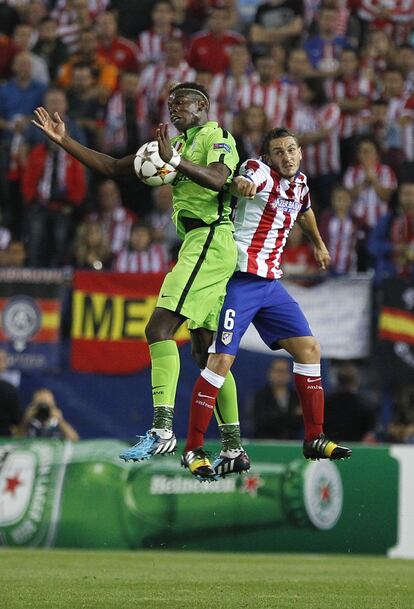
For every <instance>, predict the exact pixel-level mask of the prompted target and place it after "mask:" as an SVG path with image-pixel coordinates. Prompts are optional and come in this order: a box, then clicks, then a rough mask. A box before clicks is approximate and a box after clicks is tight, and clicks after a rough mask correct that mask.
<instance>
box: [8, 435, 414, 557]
mask: <svg viewBox="0 0 414 609" xmlns="http://www.w3.org/2000/svg"><path fill="white" fill-rule="evenodd" d="M124 446H125V444H124V443H121V442H118V441H115V440H94V441H83V442H79V443H77V444H70V443H62V442H59V441H53V440H52V441H39V440H23V441H10V442H2V443H1V444H0V540H1V543H2V544H3V545H13V546H38V547H51V546H55V547H81V548H82V547H86V548H154V549H155V548H170V549H193V550H216V551H217V550H223V551H235V550H236V551H257V552H318V553H320V552H332V553H363V554H387V555H388V556H392V557H399V558H402V557H405V558H414V513H413V505H414V480H413V477H412V470H413V466H414V447H412V446H402V445H398V446H397V445H395V446H377V447H365V448H364V447H356V448H354V454H353V457H352V459H351V460H350V461H347V462H340V463H338V464H336V463H331V462H327V461H319V462H307V461H305V460H304V459H303V458H302V457H301V456H300V447H299V445H298V444H295V443H289V444H276V443H265V442H262V443H252V444H248V445H247V447H248V451H249V454H250V456H251V458H252V462H253V466H252V469H251V471H250V472H249V473H248V474H247V475H245V476H228V477H226V478H224V479H222V480H220V481H218V482H214V483H211V484H208V483H200V482H198V481H197V480H196V479H194V478H193V477H191V476H190V475H189V473H188V472H184V471H183V470H182V469H181V468H180V467H179V460H178V458H176V457H171V458H158V459H153V460H151V461H149V462H146V463H140V464H133V465H131V464H124V463H123V462H121V461H120V460H119V458H118V453H119V452H120V450H122V449H123V448H124ZM210 448H213V449H215V448H217V447H216V446H215V445H211V446H210ZM362 465H363V466H362Z"/></svg>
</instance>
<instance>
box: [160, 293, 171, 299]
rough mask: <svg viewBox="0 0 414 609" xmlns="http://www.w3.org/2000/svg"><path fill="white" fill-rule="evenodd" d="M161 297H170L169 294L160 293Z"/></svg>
mask: <svg viewBox="0 0 414 609" xmlns="http://www.w3.org/2000/svg"><path fill="white" fill-rule="evenodd" d="M161 298H171V296H170V295H169V294H161Z"/></svg>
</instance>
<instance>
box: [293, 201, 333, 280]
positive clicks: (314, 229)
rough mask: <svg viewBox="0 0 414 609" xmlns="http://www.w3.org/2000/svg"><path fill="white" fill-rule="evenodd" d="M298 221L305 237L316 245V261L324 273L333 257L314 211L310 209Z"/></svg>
mask: <svg viewBox="0 0 414 609" xmlns="http://www.w3.org/2000/svg"><path fill="white" fill-rule="evenodd" d="M297 221H298V223H299V225H300V227H301V229H302V230H303V232H304V233H305V235H306V236H307V237H308V238H309V239H310V240H311V241H312V243H313V245H314V254H315V260H316V262H317V263H318V266H319V268H320V269H322V271H326V270H327V268H328V267H329V265H330V263H331V257H330V255H329V252H328V248H327V247H326V245H325V243H324V242H323V240H322V237H321V234H320V232H319V229H318V225H317V223H316V218H315V214H314V213H313V211H312V209H308V210H307V211H305V212H304V213H303V214H300V215H299V216H298V220H297Z"/></svg>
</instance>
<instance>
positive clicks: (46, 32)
mask: <svg viewBox="0 0 414 609" xmlns="http://www.w3.org/2000/svg"><path fill="white" fill-rule="evenodd" d="M33 53H36V54H37V55H38V56H39V57H42V58H43V59H44V60H45V62H46V64H47V67H48V70H49V76H50V78H51V79H52V80H53V81H54V80H55V79H56V76H57V73H58V70H59V67H60V66H61V65H62V64H64V63H66V62H67V60H68V57H69V52H68V48H67V46H66V45H65V43H64V42H63V41H62V40H61V39H60V38H59V36H58V31H57V26H56V22H55V21H54V20H53V19H51V18H50V17H45V18H44V20H43V21H42V23H41V24H40V26H39V38H38V40H37V42H36V44H35V46H34V47H33Z"/></svg>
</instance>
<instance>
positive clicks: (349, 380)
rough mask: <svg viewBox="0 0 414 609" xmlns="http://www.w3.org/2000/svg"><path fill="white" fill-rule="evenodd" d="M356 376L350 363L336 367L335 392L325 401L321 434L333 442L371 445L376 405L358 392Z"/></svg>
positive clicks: (373, 440)
mask: <svg viewBox="0 0 414 609" xmlns="http://www.w3.org/2000/svg"><path fill="white" fill-rule="evenodd" d="M360 382H361V381H360V374H359V370H358V368H357V366H356V365H355V364H354V363H353V362H351V361H345V362H342V363H341V364H340V365H339V366H338V371H337V377H336V388H335V390H334V391H330V392H328V393H327V395H326V398H325V430H326V433H327V434H329V437H330V438H333V440H338V439H339V438H345V440H346V441H347V442H370V443H372V442H375V441H376V438H375V429H376V426H377V410H376V405H375V404H374V403H373V402H372V400H371V399H370V398H369V396H367V395H366V394H364V393H362V392H361V390H360Z"/></svg>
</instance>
